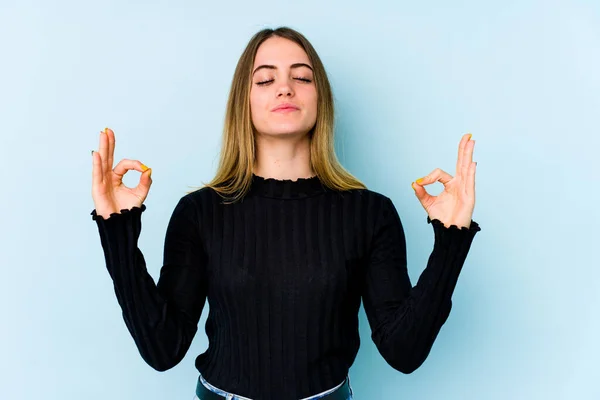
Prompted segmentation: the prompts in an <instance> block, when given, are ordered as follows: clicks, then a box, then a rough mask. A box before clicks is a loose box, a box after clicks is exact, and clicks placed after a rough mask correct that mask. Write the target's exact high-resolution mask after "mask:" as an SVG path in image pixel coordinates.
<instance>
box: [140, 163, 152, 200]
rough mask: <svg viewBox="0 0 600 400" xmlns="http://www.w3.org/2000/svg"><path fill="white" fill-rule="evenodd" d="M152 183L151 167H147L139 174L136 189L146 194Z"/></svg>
mask: <svg viewBox="0 0 600 400" xmlns="http://www.w3.org/2000/svg"><path fill="white" fill-rule="evenodd" d="M151 185H152V168H148V169H147V170H145V171H144V172H142V175H141V176H140V183H138V187H137V188H138V189H140V190H141V191H143V192H145V193H146V194H147V193H148V191H150V186H151Z"/></svg>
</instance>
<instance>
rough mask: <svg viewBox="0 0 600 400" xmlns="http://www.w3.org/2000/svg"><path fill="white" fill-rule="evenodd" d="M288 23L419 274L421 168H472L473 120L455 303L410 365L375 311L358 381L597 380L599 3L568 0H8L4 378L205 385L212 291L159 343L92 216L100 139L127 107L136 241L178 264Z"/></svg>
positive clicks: (121, 126) (455, 395)
mask: <svg viewBox="0 0 600 400" xmlns="http://www.w3.org/2000/svg"><path fill="white" fill-rule="evenodd" d="M484 3H485V4H484ZM280 25H288V26H290V27H292V28H295V29H298V30H299V31H300V32H302V33H303V34H305V35H306V36H307V37H308V39H309V40H310V41H311V42H312V43H313V45H314V46H315V48H316V49H317V51H318V52H319V54H320V56H321V57H322V59H323V62H324V64H325V66H326V68H327V71H328V73H329V76H330V78H331V82H332V85H333V89H334V94H335V99H336V105H337V131H336V132H337V137H336V147H337V149H338V155H339V157H340V159H341V160H342V162H343V164H344V165H345V166H346V167H347V168H348V169H349V170H350V171H351V172H352V173H354V174H355V175H356V176H357V177H359V178H360V179H362V180H363V181H364V182H365V183H366V184H367V186H368V187H369V188H370V189H371V190H375V191H378V192H381V193H383V194H385V195H387V196H389V197H390V198H392V200H393V201H394V204H395V205H396V207H397V209H398V212H399V214H400V217H401V219H402V221H403V223H404V227H405V231H406V236H407V245H408V260H409V271H410V275H411V279H412V281H413V284H414V283H415V282H416V280H417V278H418V276H419V274H420V273H421V271H422V270H423V268H424V267H425V265H426V262H427V258H428V256H429V254H430V252H431V249H432V244H433V232H432V228H431V226H430V225H428V224H427V223H426V214H425V211H424V210H423V209H422V207H421V205H420V204H419V202H418V201H417V199H416V197H415V196H414V192H413V190H412V189H411V187H410V183H411V182H412V181H414V180H415V179H417V178H419V177H421V176H423V175H425V174H427V173H429V172H431V171H432V170H433V169H434V168H436V167H440V168H442V169H445V170H446V171H448V172H450V173H451V174H454V164H455V160H456V153H457V146H458V142H459V140H460V137H461V135H462V134H464V133H466V132H471V133H473V139H475V140H476V146H475V156H474V159H475V161H478V170H477V178H476V179H477V203H476V207H475V214H474V219H475V220H476V221H478V222H479V223H480V224H481V226H482V229H483V230H482V231H481V232H479V234H478V235H477V236H476V238H475V240H474V243H473V246H472V249H471V252H470V253H469V256H468V258H467V261H466V263H465V266H464V269H463V272H462V274H461V277H460V279H459V282H458V285H457V287H456V291H455V293H454V296H453V310H452V313H451V315H450V318H449V320H448V321H447V323H446V324H445V325H444V327H443V328H442V330H441V333H440V335H439V336H438V339H437V341H436V343H435V344H434V346H433V349H432V351H431V354H430V355H429V358H428V359H427V360H426V362H425V363H424V364H423V365H422V366H421V367H420V368H419V369H418V370H417V371H415V372H414V373H412V374H410V375H403V374H402V373H400V372H397V371H395V370H393V369H392V368H391V367H389V366H388V365H387V364H386V363H385V361H384V360H383V358H382V357H381V356H380V355H379V353H378V352H377V350H376V348H375V346H374V345H373V343H372V342H371V339H370V329H369V327H368V324H367V321H366V318H365V316H364V312H363V311H362V309H361V314H360V322H361V327H360V329H361V337H362V345H361V349H360V352H359V354H358V357H357V360H356V362H355V364H354V366H353V367H352V369H351V370H350V378H351V383H352V386H353V388H354V391H355V398H356V399H357V400H362V399H379V398H390V399H412V400H418V399H423V400H424V399H461V400H462V399H598V398H600V389H599V388H598V386H597V384H596V380H597V377H598V374H599V371H600V368H599V367H598V366H597V365H596V364H597V360H598V359H599V358H600V344H599V342H598V339H597V338H598V337H600V313H599V312H598V308H599V306H600V290H599V289H600V272H599V268H598V267H599V266H600V263H599V262H598V242H599V240H598V239H600V237H599V236H600V235H599V234H598V226H599V222H600V217H599V214H600V212H599V207H598V197H599V194H600V190H599V189H598V187H599V186H598V184H599V178H598V172H599V169H600V168H599V167H600V165H599V162H598V155H597V152H598V147H599V144H600V140H599V133H600V130H599V129H598V128H599V125H600V124H599V113H598V110H599V106H600V95H599V93H600V74H599V71H600V45H599V44H600V3H599V2H596V1H559V0H557V1H507V0H504V1H486V2H480V1H468V0H464V1H460V0H459V1H452V2H445V1H422V2H415V1H410V2H409V1H394V2H392V1H390V2H384V1H371V2H370V3H369V5H368V6H367V5H366V2H351V1H350V2H349V1H339V0H337V1H329V2H324V1H302V2H276V1H269V2H267V1H253V2H246V1H239V0H230V1H227V2H216V1H213V2H197V1H173V0H171V1H153V2H141V1H129V2H119V1H114V0H104V1H94V2H91V1H88V2H85V3H84V2H81V1H79V2H76V1H54V2H42V1H39V0H38V1H16V0H2V2H0V50H1V51H0V129H1V133H0V138H1V142H0V163H1V164H0V166H1V168H0V181H1V182H2V189H1V194H0V202H1V203H0V206H1V209H2V211H3V212H2V214H1V217H0V226H1V227H2V229H1V230H0V235H2V236H1V238H0V239H1V240H0V254H1V256H2V262H1V272H2V275H1V276H2V278H1V279H0V304H1V307H2V309H1V313H2V314H1V315H2V316H3V319H4V320H3V323H2V326H3V329H2V334H1V340H0V354H1V356H0V358H1V359H2V362H0V387H1V388H2V394H1V395H0V397H2V398H3V399H10V400H12V399H42V398H43V399H48V400H50V399H52V400H54V399H89V400H92V399H94V400H95V399H144V400H153V399H167V398H168V399H190V400H191V399H192V397H193V395H194V389H195V385H196V379H197V377H198V374H197V371H196V370H195V368H194V359H195V357H196V356H197V355H198V354H199V353H201V352H203V351H204V350H205V349H206V346H207V341H206V336H205V334H204V322H205V320H206V313H207V311H208V308H206V309H205V311H204V314H203V316H202V319H201V321H200V325H199V332H198V334H197V335H196V337H195V339H194V342H193V344H192V347H191V349H190V350H189V352H188V354H187V356H186V357H185V359H184V360H183V361H182V362H181V363H180V364H178V365H177V366H176V367H174V368H173V369H171V370H169V371H166V372H164V373H159V372H157V371H154V370H153V369H152V368H150V367H149V366H148V365H146V364H145V362H144V361H143V360H142V358H141V357H140V355H139V353H138V351H137V349H136V347H135V345H134V342H133V340H132V338H131V337H130V336H129V333H128V331H127V328H126V326H125V324H124V322H123V320H122V316H121V310H120V308H119V306H118V303H117V301H116V297H115V295H114V291H113V286H112V281H111V280H110V277H109V275H108V272H107V271H106V268H105V265H104V257H103V253H102V249H101V245H100V239H99V236H98V232H97V228H96V225H95V223H94V222H93V221H92V220H91V216H90V212H91V211H92V209H93V202H92V198H91V171H92V160H91V155H90V150H92V149H97V147H98V133H99V131H100V130H101V129H103V128H104V127H106V126H109V127H111V128H112V129H113V130H114V131H115V134H116V139H117V147H116V154H115V159H116V160H120V159H121V158H132V159H139V160H140V161H142V162H144V163H145V164H146V165H148V166H150V167H152V169H153V175H152V177H153V180H154V184H153V186H152V189H151V191H150V195H149V198H148V200H147V201H146V205H147V207H148V209H147V211H146V212H145V213H144V215H143V229H142V235H141V238H140V242H139V245H140V248H141V250H142V252H143V254H144V256H145V258H146V261H147V263H148V270H149V272H150V274H151V275H152V276H153V277H154V278H155V279H157V277H158V274H159V271H160V267H161V265H160V263H161V261H162V246H163V243H164V234H165V231H166V226H167V223H168V219H169V217H170V215H171V212H172V210H173V208H174V206H175V204H176V203H177V201H178V199H179V198H180V197H181V196H183V195H184V194H185V191H187V190H191V189H192V188H193V187H195V186H201V185H202V182H207V181H209V180H210V179H211V178H212V176H213V174H214V171H215V168H216V165H217V160H218V152H219V149H220V143H221V129H222V123H223V116H224V110H225V102H226V98H227V94H228V90H229V85H230V82H231V78H232V75H233V71H234V68H235V64H236V62H237V59H238V57H239V56H240V54H241V52H242V50H243V48H244V47H245V45H246V43H247V42H248V40H249V39H250V37H251V36H252V35H253V34H254V33H255V32H256V31H258V30H260V29H262V28H264V27H271V28H274V27H277V26H280ZM138 179H139V173H137V172H130V173H129V174H128V175H127V176H126V179H125V182H126V184H128V185H130V186H135V184H136V183H137V180H138ZM428 188H430V189H429V190H430V192H432V193H433V194H437V193H439V192H440V190H441V185H439V184H436V185H434V186H429V187H428Z"/></svg>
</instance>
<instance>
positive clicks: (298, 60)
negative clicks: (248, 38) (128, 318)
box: [250, 36, 317, 136]
mask: <svg viewBox="0 0 600 400" xmlns="http://www.w3.org/2000/svg"><path fill="white" fill-rule="evenodd" d="M252 71H253V73H252V89H251V90H250V110H251V114H252V123H253V124H254V128H255V129H256V130H257V131H258V133H259V134H261V135H274V136H280V135H298V136H301V135H304V134H306V133H307V132H308V131H310V130H311V129H312V128H313V126H314V125H315V122H316V120H317V88H316V86H315V83H314V77H313V71H312V65H311V63H310V61H309V59H308V55H307V54H306V53H305V52H304V50H302V48H301V47H300V46H298V45H297V44H296V43H294V42H292V41H291V40H288V39H284V38H280V37H277V36H274V37H271V38H269V39H267V40H265V41H264V42H263V43H262V44H261V45H260V46H259V48H258V51H257V52H256V57H255V60H254V66H253V68H252Z"/></svg>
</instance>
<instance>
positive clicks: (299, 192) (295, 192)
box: [251, 173, 326, 199]
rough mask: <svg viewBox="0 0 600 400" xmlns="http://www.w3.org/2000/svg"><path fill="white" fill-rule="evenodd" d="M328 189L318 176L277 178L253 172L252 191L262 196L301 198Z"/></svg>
mask: <svg viewBox="0 0 600 400" xmlns="http://www.w3.org/2000/svg"><path fill="white" fill-rule="evenodd" d="M325 191H326V187H325V185H323V184H322V182H321V180H320V179H319V177H318V176H316V175H315V176H312V177H310V178H298V179H297V180H295V181H294V180H291V179H275V178H265V177H262V176H258V175H256V174H254V173H253V174H252V186H251V192H252V193H254V194H256V195H258V196H262V197H271V198H275V199H301V198H306V197H312V196H315V195H318V194H320V193H324V192H325Z"/></svg>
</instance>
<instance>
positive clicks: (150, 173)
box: [148, 168, 152, 176]
mask: <svg viewBox="0 0 600 400" xmlns="http://www.w3.org/2000/svg"><path fill="white" fill-rule="evenodd" d="M149 170H150V172H148V176H152V168H149Z"/></svg>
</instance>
